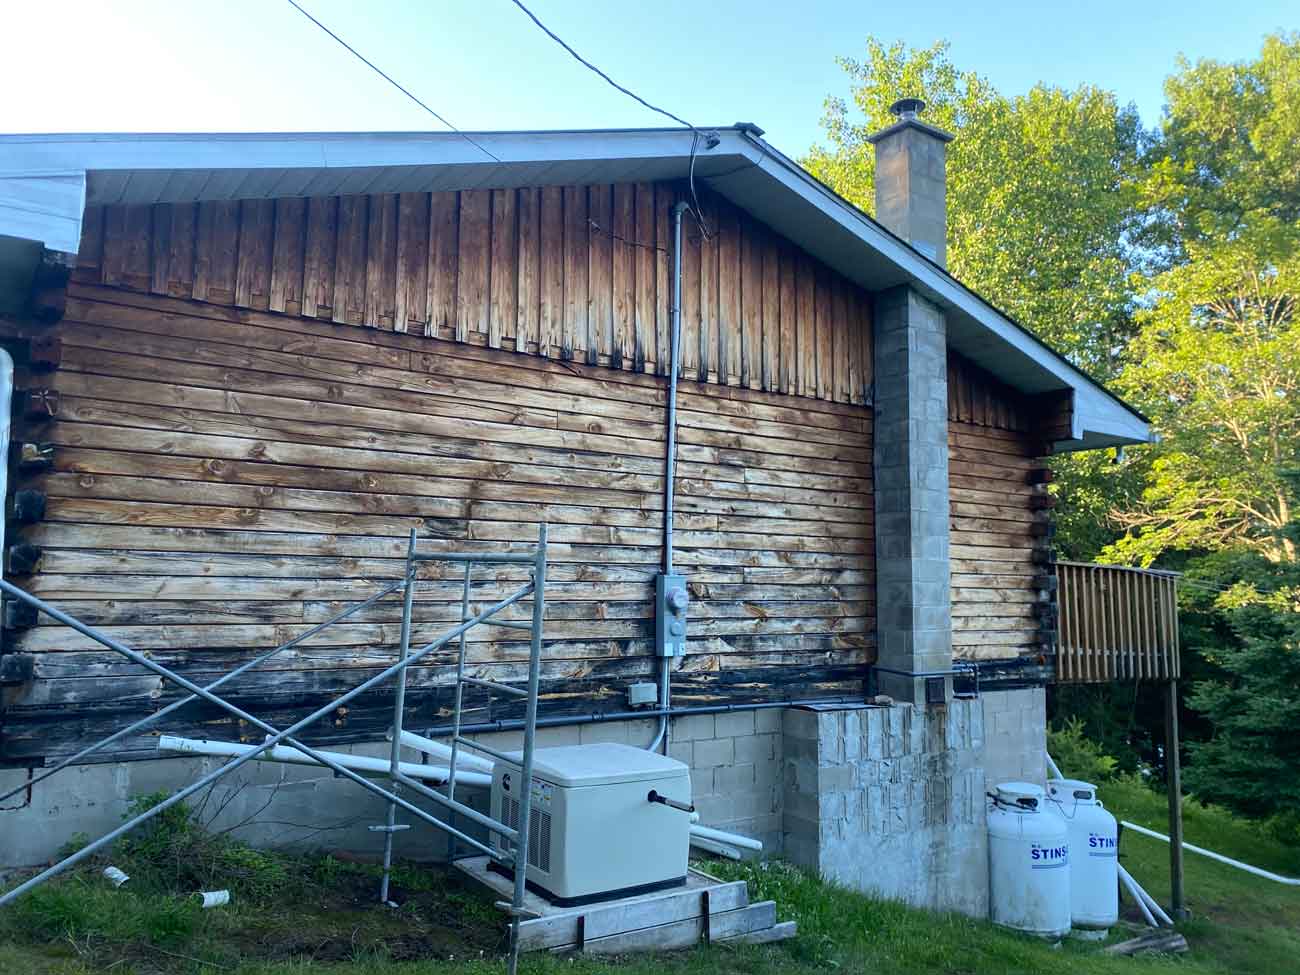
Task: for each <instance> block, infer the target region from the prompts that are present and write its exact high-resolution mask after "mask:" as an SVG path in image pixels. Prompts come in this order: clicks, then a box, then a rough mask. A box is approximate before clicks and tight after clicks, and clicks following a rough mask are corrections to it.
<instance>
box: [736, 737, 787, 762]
mask: <svg viewBox="0 0 1300 975" xmlns="http://www.w3.org/2000/svg"><path fill="white" fill-rule="evenodd" d="M779 741H780V739H779V738H778V737H777V736H776V735H746V736H744V737H738V738H736V739H735V749H736V761H737V762H749V763H750V764H753V765H758V764H760V763H767V764H771V763H774V762H776V760H777V744H778V742H779Z"/></svg>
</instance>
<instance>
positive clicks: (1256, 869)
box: [1124, 820, 1300, 887]
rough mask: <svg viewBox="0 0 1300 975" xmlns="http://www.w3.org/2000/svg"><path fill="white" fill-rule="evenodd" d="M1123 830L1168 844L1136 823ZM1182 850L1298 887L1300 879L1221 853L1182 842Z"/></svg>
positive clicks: (1161, 834) (1163, 838) (1165, 839)
mask: <svg viewBox="0 0 1300 975" xmlns="http://www.w3.org/2000/svg"><path fill="white" fill-rule="evenodd" d="M1124 828H1125V829H1131V830H1133V831H1134V832H1136V833H1141V834H1142V835H1143V836H1150V837H1151V838H1152V839H1157V840H1164V841H1165V842H1166V843H1168V842H1170V840H1169V837H1168V836H1166V835H1165V834H1164V833H1157V832H1156V831H1155V830H1153V829H1147V828H1146V827H1145V826H1138V825H1137V824H1136V823H1130V822H1129V821H1128V820H1124ZM1183 849H1184V850H1191V851H1192V852H1193V853H1199V854H1200V855H1201V856H1203V857H1209V858H1210V859H1211V860H1218V861H1219V862H1220V863H1226V864H1227V865H1228V866H1230V867H1236V868H1237V869H1238V870H1245V871H1246V873H1253V874H1254V875H1255V876H1256V877H1263V878H1264V879H1265V880H1271V881H1273V882H1274V883H1278V884H1286V885H1287V886H1288V887H1300V879H1298V878H1295V877H1283V876H1282V875H1281V874H1276V873H1271V872H1269V871H1268V870H1261V869H1260V868H1259V867H1252V866H1251V865H1250V864H1249V863H1242V862H1241V861H1240V860H1234V859H1232V857H1225V856H1224V855H1223V854H1222V853H1215V852H1214V851H1213V850H1207V849H1204V848H1203V847H1199V846H1193V845H1192V844H1191V843H1188V842H1186V841H1184V842H1183Z"/></svg>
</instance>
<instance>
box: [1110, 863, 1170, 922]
mask: <svg viewBox="0 0 1300 975" xmlns="http://www.w3.org/2000/svg"><path fill="white" fill-rule="evenodd" d="M1116 869H1117V870H1118V871H1119V877H1120V879H1121V880H1123V881H1124V882H1125V884H1126V885H1127V884H1132V887H1131V888H1130V889H1131V890H1136V891H1137V893H1138V896H1140V897H1141V898H1142V900H1144V901H1146V905H1147V907H1149V908H1151V912H1152V913H1153V914H1155V916H1156V917H1158V918H1159V919H1160V923H1161V924H1167V925H1169V926H1170V927H1171V928H1172V927H1173V926H1174V921H1173V918H1171V917H1170V916H1169V915H1168V914H1166V913H1165V909H1164V908H1163V907H1161V906H1160V905H1159V903H1157V902H1156V899H1155V898H1154V897H1152V896H1151V895H1150V894H1149V893H1147V889H1146V888H1145V887H1143V886H1142V885H1141V884H1140V883H1138V882H1137V881H1136V880H1134V879H1133V875H1132V874H1131V873H1129V872H1128V871H1127V870H1125V869H1124V865H1123V864H1122V863H1121V864H1116Z"/></svg>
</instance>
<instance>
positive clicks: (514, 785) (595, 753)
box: [492, 742, 691, 906]
mask: <svg viewBox="0 0 1300 975" xmlns="http://www.w3.org/2000/svg"><path fill="white" fill-rule="evenodd" d="M522 791H523V783H522V777H521V775H520V772H519V768H518V766H510V765H507V764H505V763H504V762H498V763H497V765H496V771H495V772H494V773H493V775H492V817H493V818H494V819H497V820H499V821H500V822H503V823H505V824H506V825H507V826H511V827H515V828H517V827H518V824H519V807H520V801H521V799H520V797H521V793H522ZM651 792H654V793H656V794H657V795H659V796H662V797H663V798H665V799H670V800H673V801H675V802H678V803H684V804H689V803H690V801H691V776H690V770H689V769H688V768H687V767H686V765H684V764H683V763H682V762H679V761H677V760H676V759H672V758H667V757H665V756H663V755H656V754H654V753H653V752H648V751H646V750H645V749H643V748H633V747H631V746H629V745H620V744H616V743H613V742H609V743H602V744H592V745H574V746H565V747H561V748H539V749H538V750H537V752H536V754H535V756H534V759H533V783H532V790H531V793H532V814H531V821H530V822H529V826H528V833H529V836H528V886H529V888H530V889H532V890H533V891H534V892H535V893H538V894H541V895H542V896H544V897H547V898H549V899H550V900H551V901H553V902H554V903H556V904H559V905H562V906H569V905H577V904H590V903H593V902H595V901H600V900H606V899H610V898H613V897H626V896H629V895H631V894H639V893H647V892H649V891H652V890H662V889H664V888H668V887H677V886H680V885H682V884H684V883H686V859H687V851H688V848H689V846H690V826H691V822H690V814H689V813H688V812H683V811H682V810H679V809H674V808H671V807H670V806H667V805H665V804H663V803H658V802H651V801H650V798H649V796H650V793H651ZM497 844H498V847H499V848H500V847H504V845H505V841H504V840H501V839H498V840H497Z"/></svg>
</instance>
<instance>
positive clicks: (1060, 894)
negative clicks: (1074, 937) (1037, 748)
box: [988, 782, 1070, 939]
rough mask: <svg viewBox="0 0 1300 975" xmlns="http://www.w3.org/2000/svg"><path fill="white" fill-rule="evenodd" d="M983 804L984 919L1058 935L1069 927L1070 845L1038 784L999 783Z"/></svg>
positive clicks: (1032, 932) (1007, 926) (1044, 935)
mask: <svg viewBox="0 0 1300 975" xmlns="http://www.w3.org/2000/svg"><path fill="white" fill-rule="evenodd" d="M990 800H991V801H990V803H989V808H988V829H989V919H990V920H992V921H993V923H994V924H1000V925H1002V926H1003V927H1006V928H1013V929H1014V930H1016V931H1024V932H1026V933H1029V934H1035V935H1038V936H1039V937H1043V938H1053V939H1055V938H1060V937H1063V936H1064V935H1066V934H1068V933H1069V931H1070V846H1069V840H1068V839H1067V837H1066V828H1065V821H1064V820H1062V819H1061V818H1060V817H1059V816H1057V815H1056V814H1055V813H1054V812H1052V811H1051V810H1050V809H1048V807H1047V804H1046V803H1045V801H1044V799H1043V789H1042V786H1038V785H1034V784H1033V783H1031V782H1004V783H1002V784H1001V785H999V786H996V787H995V789H994V792H993V795H991V796H990Z"/></svg>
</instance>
